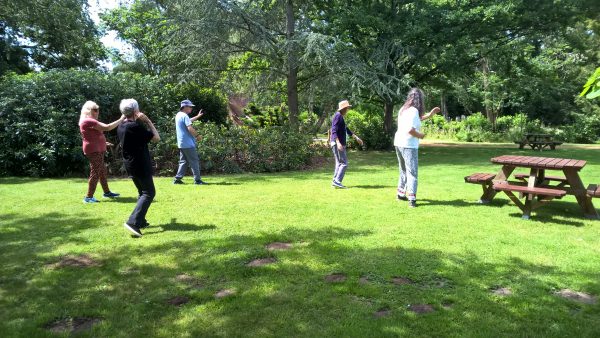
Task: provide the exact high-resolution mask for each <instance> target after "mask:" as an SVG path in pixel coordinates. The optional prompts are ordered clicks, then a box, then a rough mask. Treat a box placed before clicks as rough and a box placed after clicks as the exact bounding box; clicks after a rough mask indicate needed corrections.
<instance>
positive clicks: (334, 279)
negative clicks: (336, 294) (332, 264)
mask: <svg viewBox="0 0 600 338" xmlns="http://www.w3.org/2000/svg"><path fill="white" fill-rule="evenodd" d="M347 278H348V277H346V275H345V274H343V273H332V274H331V275H327V276H325V281H326V282H328V283H342V282H345V281H346V279H347Z"/></svg>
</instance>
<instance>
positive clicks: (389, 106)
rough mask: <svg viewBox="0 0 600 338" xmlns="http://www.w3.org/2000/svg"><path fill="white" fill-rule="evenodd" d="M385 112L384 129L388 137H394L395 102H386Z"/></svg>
mask: <svg viewBox="0 0 600 338" xmlns="http://www.w3.org/2000/svg"><path fill="white" fill-rule="evenodd" d="M383 112H384V113H383V129H384V130H385V132H386V133H387V134H388V135H392V134H393V133H394V130H393V128H394V102H392V101H388V100H386V101H385V103H384V105H383Z"/></svg>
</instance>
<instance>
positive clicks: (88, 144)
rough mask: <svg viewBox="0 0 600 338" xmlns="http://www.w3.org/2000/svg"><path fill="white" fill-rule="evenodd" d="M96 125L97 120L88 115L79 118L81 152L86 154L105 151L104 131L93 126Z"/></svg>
mask: <svg viewBox="0 0 600 338" xmlns="http://www.w3.org/2000/svg"><path fill="white" fill-rule="evenodd" d="M97 125H98V121H97V120H95V119H93V118H89V117H86V118H84V119H83V120H81V123H80V124H79V131H81V137H82V138H83V153H84V154H86V155H88V154H92V153H100V152H105V151H106V137H104V132H102V131H100V130H98V129H96V128H94V127H95V126H97Z"/></svg>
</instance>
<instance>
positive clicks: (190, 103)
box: [181, 100, 195, 108]
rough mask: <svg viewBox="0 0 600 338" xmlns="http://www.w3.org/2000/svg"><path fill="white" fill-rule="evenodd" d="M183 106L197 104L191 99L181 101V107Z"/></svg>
mask: <svg viewBox="0 0 600 338" xmlns="http://www.w3.org/2000/svg"><path fill="white" fill-rule="evenodd" d="M183 107H195V105H194V104H193V103H192V101H190V100H183V101H181V108H183Z"/></svg>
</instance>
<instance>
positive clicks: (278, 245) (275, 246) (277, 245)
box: [265, 242, 292, 251]
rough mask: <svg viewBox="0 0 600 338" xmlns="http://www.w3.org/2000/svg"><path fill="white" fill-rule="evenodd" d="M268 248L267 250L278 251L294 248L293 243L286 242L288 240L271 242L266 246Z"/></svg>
mask: <svg viewBox="0 0 600 338" xmlns="http://www.w3.org/2000/svg"><path fill="white" fill-rule="evenodd" d="M265 247H266V248H267V250H269V251H276V250H290V249H291V248H292V243H286V242H273V243H269V244H267V245H266V246H265Z"/></svg>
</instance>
